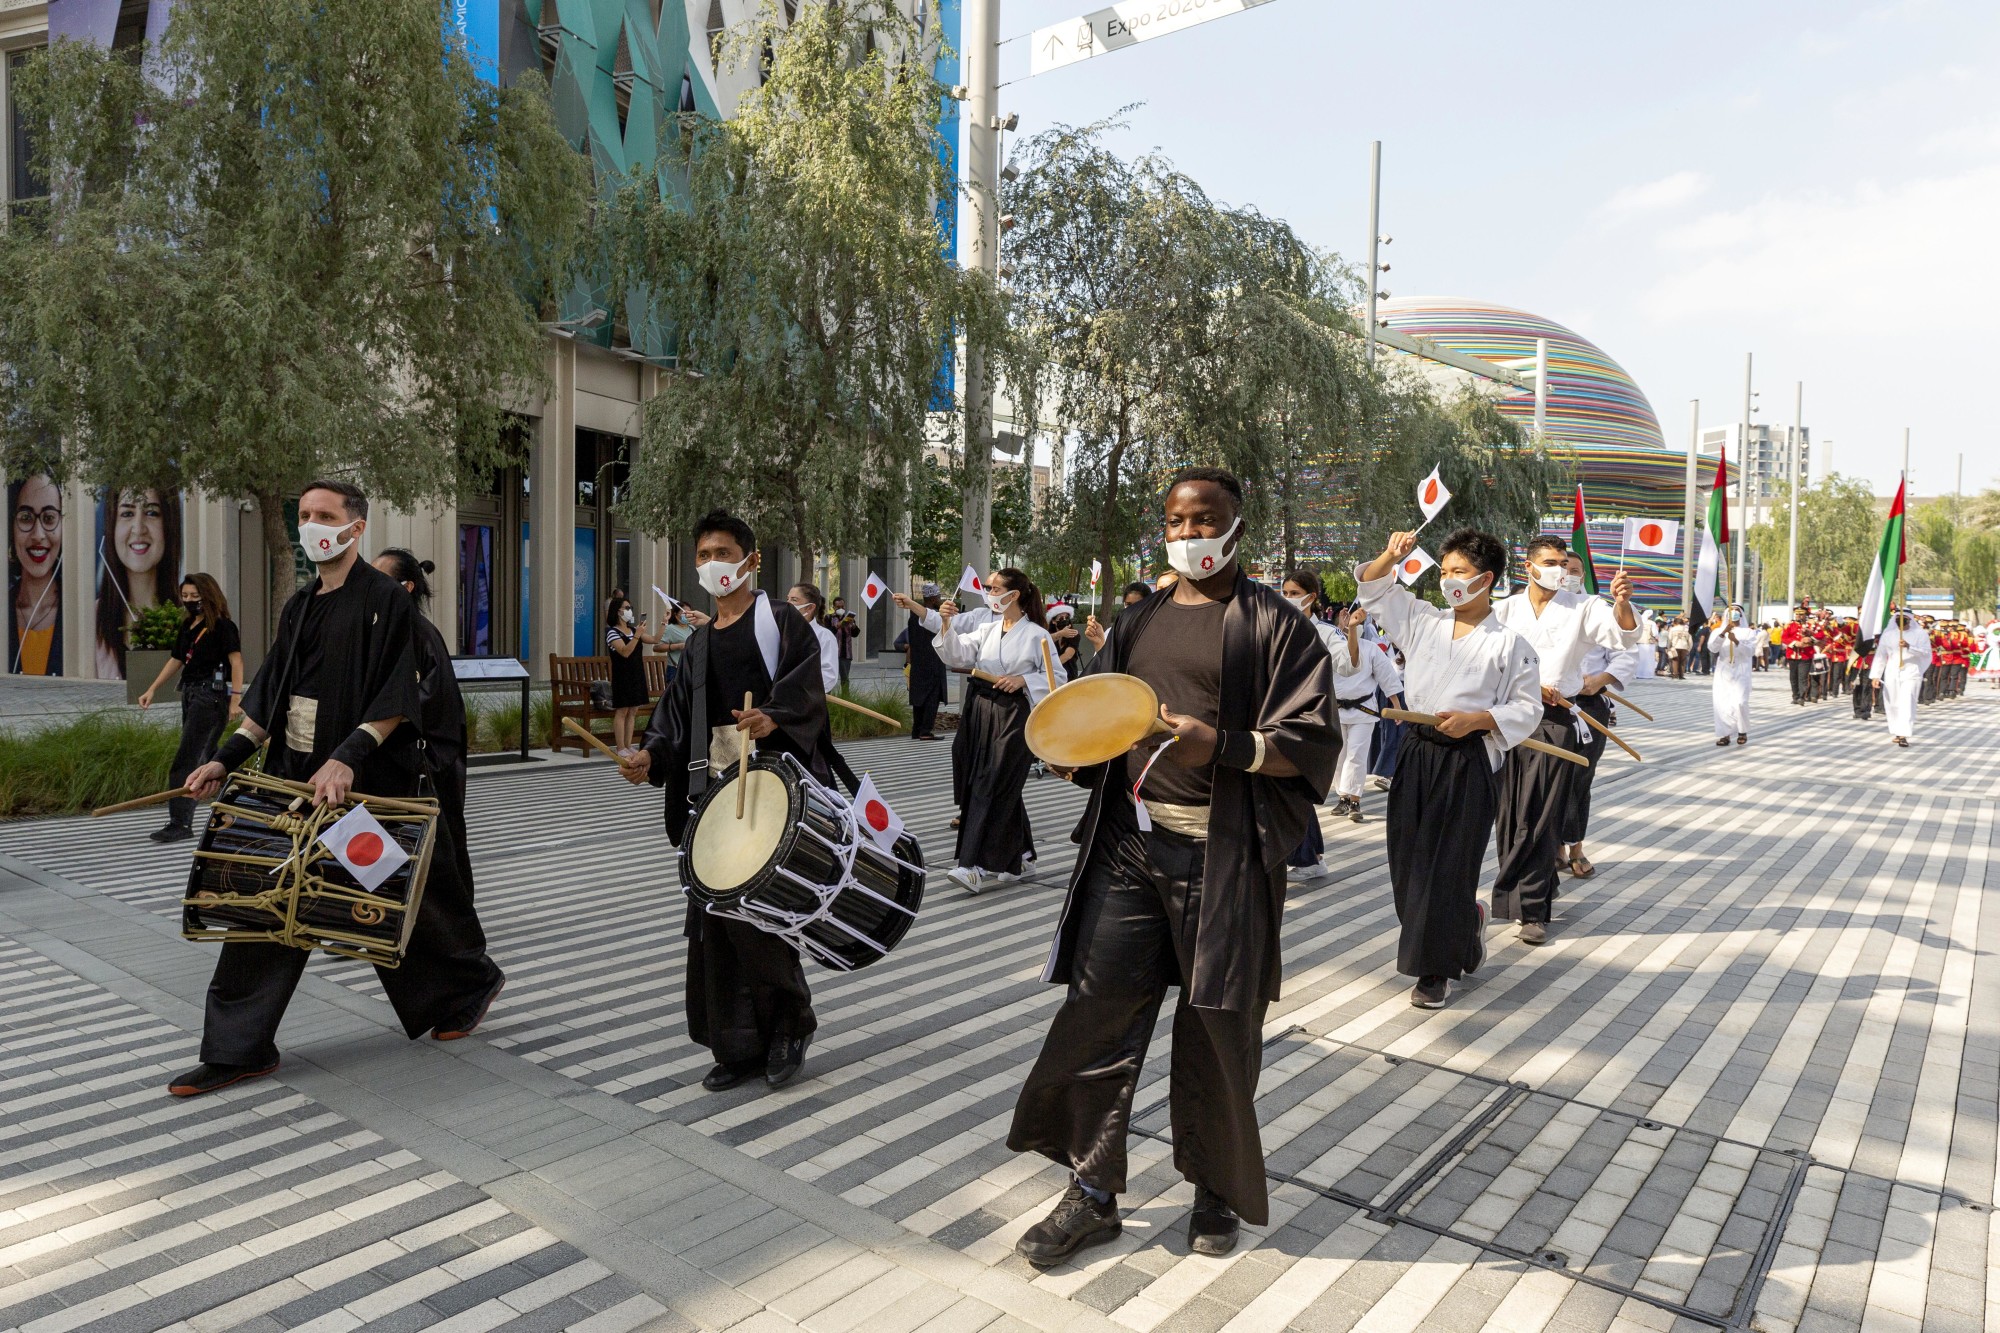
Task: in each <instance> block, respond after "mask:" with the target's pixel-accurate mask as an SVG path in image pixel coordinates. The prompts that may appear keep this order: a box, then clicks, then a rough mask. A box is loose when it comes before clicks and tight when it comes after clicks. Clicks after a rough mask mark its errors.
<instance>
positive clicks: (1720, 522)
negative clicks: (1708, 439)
mask: <svg viewBox="0 0 2000 1333" xmlns="http://www.w3.org/2000/svg"><path fill="white" fill-rule="evenodd" d="M1728 540H1729V449H1728V446H1726V445H1725V446H1724V447H1723V448H1722V449H1721V450H1720V451H1719V452H1718V453H1717V454H1716V457H1715V486H1714V488H1713V489H1712V490H1710V491H1709V493H1708V526H1707V527H1706V528H1703V529H1702V533H1701V555H1700V556H1699V557H1698V558H1697V559H1696V560H1695V564H1694V614H1695V616H1696V618H1697V619H1700V620H1706V619H1708V618H1709V617H1710V616H1711V615H1714V614H1715V610H1716V605H1715V583H1716V578H1717V576H1718V575H1719V574H1720V573H1721V570H1722V544H1723V543H1724V542H1726V541H1728Z"/></svg>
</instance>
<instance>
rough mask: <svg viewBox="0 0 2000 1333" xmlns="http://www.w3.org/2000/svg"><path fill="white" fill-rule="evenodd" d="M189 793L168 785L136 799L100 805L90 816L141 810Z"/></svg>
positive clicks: (182, 788)
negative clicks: (163, 788)
mask: <svg viewBox="0 0 2000 1333" xmlns="http://www.w3.org/2000/svg"><path fill="white" fill-rule="evenodd" d="M190 794H191V793H190V792H189V791H188V789H187V788H186V787H169V788H168V789H167V790H165V791H156V792H154V793H153V794H152V795H151V796H141V797H140V798H139V799H138V800H136V801H120V802H118V804H116V805H100V806H98V807H97V808H96V809H95V810H92V811H91V812H90V817H91V818H92V819H97V818H100V817H102V816H104V815H116V814H122V813H123V812H124V811H127V810H143V809H145V808H146V807H147V806H149V805H165V804H166V803H167V802H168V801H171V800H174V799H176V798H177V797H181V796H187V795H190Z"/></svg>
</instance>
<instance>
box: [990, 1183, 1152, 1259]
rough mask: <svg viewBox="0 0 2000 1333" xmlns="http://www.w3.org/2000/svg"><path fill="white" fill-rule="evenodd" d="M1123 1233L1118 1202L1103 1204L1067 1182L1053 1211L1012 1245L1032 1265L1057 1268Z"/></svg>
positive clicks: (1079, 1186)
mask: <svg viewBox="0 0 2000 1333" xmlns="http://www.w3.org/2000/svg"><path fill="white" fill-rule="evenodd" d="M1124 1229H1125V1224H1124V1223H1122V1222H1120V1221H1119V1220H1118V1198H1117V1196H1116V1195H1113V1196H1112V1197H1111V1198H1109V1199H1106V1200H1105V1201H1104V1202H1103V1203H1099V1202H1098V1201H1097V1200H1095V1199H1093V1198H1091V1197H1090V1195H1089V1194H1087V1193H1085V1192H1084V1188H1083V1186H1081V1185H1079V1184H1077V1183H1076V1182H1075V1181H1071V1182H1070V1186H1069V1188H1068V1189H1066V1190H1064V1191H1063V1196H1062V1198H1060V1199H1058V1200H1057V1201H1056V1206H1055V1209H1054V1210H1053V1211H1052V1212H1050V1213H1049V1215H1048V1216H1047V1217H1045V1218H1043V1219H1042V1220H1041V1221H1039V1222H1037V1223H1035V1225H1033V1226H1031V1227H1029V1228H1028V1230H1027V1234H1025V1235H1023V1236H1022V1237H1021V1239H1019V1240H1017V1241H1015V1242H1014V1253H1016V1254H1018V1255H1020V1256H1021V1257H1022V1258H1023V1259H1026V1260H1027V1261H1028V1262H1029V1263H1031V1264H1040V1265H1042V1266H1043V1267H1047V1266H1048V1265H1050V1264H1059V1263H1061V1262H1062V1261H1063V1260H1065V1259H1067V1258H1069V1257H1070V1256H1071V1255H1072V1254H1075V1253H1076V1252H1077V1251H1078V1250H1080V1249H1082V1248H1083V1247H1084V1246H1086V1245H1102V1244H1103V1243H1104V1242H1105V1241H1107V1240H1110V1239H1111V1238H1112V1237H1114V1236H1116V1235H1117V1234H1118V1233H1119V1232H1120V1231H1123V1230H1124Z"/></svg>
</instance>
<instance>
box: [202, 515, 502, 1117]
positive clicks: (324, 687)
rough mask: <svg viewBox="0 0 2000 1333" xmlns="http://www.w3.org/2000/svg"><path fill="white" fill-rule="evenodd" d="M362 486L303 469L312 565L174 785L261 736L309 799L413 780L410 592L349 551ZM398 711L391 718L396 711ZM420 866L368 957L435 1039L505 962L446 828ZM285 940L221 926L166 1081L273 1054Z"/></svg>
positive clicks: (291, 960) (226, 1073)
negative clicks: (409, 896)
mask: <svg viewBox="0 0 2000 1333" xmlns="http://www.w3.org/2000/svg"><path fill="white" fill-rule="evenodd" d="M367 528H368V497H367V496H366V495H364V494H363V493H362V491H361V489H360V488H359V487H358V486H355V485H354V484H352V483H351V482H346V481H315V482H313V483H312V484H310V485H309V486H307V487H306V488H305V490H304V492H303V493H301V494H300V496H299V545H300V547H301V548H302V549H303V550H304V551H305V553H306V556H307V558H308V559H310V560H311V561H312V562H313V564H314V566H315V568H316V569H317V571H318V573H317V577H315V578H314V579H313V581H312V582H311V583H309V584H307V585H306V586H305V587H303V588H301V589H299V590H298V592H296V593H294V594H293V595H292V598H291V600H290V601H288V602H286V603H285V606H284V609H283V611H282V612H280V614H279V616H278V633H277V636H276V638H275V640H274V641H273V642H272V644H271V650H270V653H269V655H268V656H266V657H265V659H264V664H263V666H262V667H261V668H259V670H258V672H257V675H256V678H255V679H254V680H252V681H251V682H250V688H249V690H248V692H247V693H246V694H245V695H244V697H243V725H242V726H241V727H240V728H239V729H238V730H237V732H236V733H235V734H234V735H232V736H231V737H230V738H229V739H228V740H226V741H224V742H223V743H222V747H221V749H219V750H218V751H216V756H215V758H214V759H213V760H212V761H210V762H209V763H206V764H204V765H202V766H201V767H200V768H197V769H195V770H194V771H193V772H192V773H190V774H188V779H187V788H188V793H189V794H190V795H191V796H194V797H195V798H196V799H201V798H204V797H207V796H210V795H213V794H214V793H215V792H216V791H217V790H218V789H219V788H220V787H221V786H222V782H223V779H224V778H225V777H227V776H228V774H230V773H231V772H233V771H234V770H235V769H237V768H238V767H240V766H241V765H242V764H243V762H244V761H245V760H247V759H249V758H250V756H252V755H253V754H255V753H256V752H257V751H258V750H259V749H260V748H264V747H265V746H266V744H267V743H268V746H269V748H268V750H267V752H266V754H265V756H264V771H265V772H266V773H268V774H270V775H271V776H272V777H277V778H286V779H290V780H292V781H294V782H299V783H309V784H310V785H311V787H312V789H313V800H314V803H315V804H317V805H338V804H340V803H342V802H344V801H346V800H347V799H348V796H349V793H351V792H364V793H366V794H368V795H370V796H386V797H412V796H419V795H422V794H423V790H422V786H423V764H424V762H425V756H424V754H423V753H422V751H421V748H420V747H419V745H418V739H419V738H418V732H417V723H418V719H419V715H420V711H421V708H422V703H421V700H420V698H419V694H418V682H417V657H416V618H417V606H416V603H415V602H414V601H412V600H411V598H410V595H409V594H408V593H407V592H405V591H404V590H403V586H402V585H401V584H400V583H398V582H397V581H396V580H395V579H393V578H391V577H389V576H388V575H387V574H384V573H382V572H381V571H380V570H378V569H376V568H375V567H374V566H372V565H370V564H368V563H367V562H366V561H364V560H362V559H361V558H360V557H361V549H360V547H361V537H362V534H363V533H364V532H366V531H367ZM406 723H407V724H408V725H405V724H406ZM436 828H437V834H436V836H437V839H438V842H437V844H436V846H435V847H434V849H433V851H432V855H431V866H430V876H429V879H428V881H427V883H426V884H425V887H424V895H423V900H422V902H421V903H420V904H419V906H418V910H417V919H416V923H415V925H414V927H413V929H412V931H411V934H410V942H409V947H408V948H407V949H406V950H405V952H404V954H403V959H402V965H401V966H400V967H395V968H377V969H376V972H377V974H378V975H379V976H380V977H381V978H382V989H383V990H384V991H386V992H387V993H388V996H389V1003H390V1005H391V1006H393V1007H394V1008H395V1010H396V1017H397V1018H398V1019H399V1020H400V1021H401V1022H402V1025H403V1030H404V1032H406V1033H408V1034H409V1036H410V1037H411V1038H412V1039H414V1038H417V1037H421V1036H422V1035H424V1034H425V1033H426V1032H428V1033H431V1034H432V1035H433V1036H435V1037H436V1038H437V1039H438V1040H440V1041H451V1040H454V1039H456V1038H459V1037H463V1036H466V1035H468V1034H469V1033H471V1031H472V1030H473V1029H474V1028H476V1027H477V1026H479V1023H480V1021H481V1020H482V1019H484V1018H485V1016H486V1011H487V1009H488V1008H489V1007H490V1006H491V1005H492V1003H493V1000H494V997H496V996H497V995H499V993H500V986H501V983H502V981H503V980H504V978H503V977H502V976H501V973H500V969H499V968H498V967H497V966H495V965H494V962H493V960H492V959H491V958H489V957H487V955H486V934H485V932H484V931H483V930H482V929H481V928H480V924H479V917H478V914H477V913H476V912H475V911H474V910H473V906H472V890H471V886H470V885H468V884H463V883H461V882H460V876H459V873H458V870H457V866H458V864H459V861H458V856H457V852H456V848H455V846H454V845H453V839H452V830H451V826H450V824H449V823H448V822H447V821H445V820H439V821H438V823H437V825H436ZM307 956H308V953H307V951H306V950H305V949H301V948H294V947H292V946H291V945H288V944H274V943H267V942H257V941H244V940H231V941H229V942H227V943H225V944H223V946H222V955H221V957H220V958H218V959H217V960H216V964H215V977H214V979H213V980H212V981H210V982H209V986H208V1012H207V1017H206V1020H205V1022H204V1024H203V1028H202V1038H201V1061H202V1062H201V1064H200V1065H198V1066H197V1067H195V1068H194V1069H192V1070H189V1071H188V1072H187V1073H185V1074H182V1075H181V1076H180V1077H178V1078H176V1079H175V1080H174V1081H173V1082H172V1083H171V1084H169V1085H168V1091H170V1092H171V1093H173V1095H174V1096H176V1097H193V1096H197V1095H199V1094H201V1093H205V1092H214V1091H215V1090H217V1089H218V1088H226V1087H228V1086H229V1085H230V1084H232V1083H239V1082H241V1081H243V1080H244V1079H248V1078H257V1077H260V1076H262V1075H265V1074H269V1073H271V1072H273V1071H274V1070H276V1069H277V1067H278V1047H277V1041H276V1039H277V1033H278V1024H279V1022H280V1021H281V1020H282V1019H283V1018H284V1016H285V1008H286V1006H287V1005H288V1004H290V1003H291V998H292V992H293V991H294V990H296V989H297V988H298V984H299V978H300V976H301V975H303V974H304V972H305V969H306V959H307Z"/></svg>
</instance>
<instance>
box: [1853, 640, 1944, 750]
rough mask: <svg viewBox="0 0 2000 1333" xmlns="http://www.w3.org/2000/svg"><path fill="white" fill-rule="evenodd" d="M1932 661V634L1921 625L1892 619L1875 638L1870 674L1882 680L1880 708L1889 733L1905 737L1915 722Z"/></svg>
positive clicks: (1910, 731) (1912, 728)
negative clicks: (1900, 623)
mask: <svg viewBox="0 0 2000 1333" xmlns="http://www.w3.org/2000/svg"><path fill="white" fill-rule="evenodd" d="M1930 665H1931V636H1930V635H1928V634H1926V633H1925V632H1924V627H1923V626H1922V625H1916V624H1912V625H1911V626H1910V627H1909V628H1908V629H1901V630H1899V629H1897V628H1896V626H1895V625H1894V624H1893V623H1891V624H1890V625H1889V626H1888V627H1887V628H1886V629H1884V630H1883V631H1882V637H1881V638H1879V639H1877V640H1876V641H1875V665H1873V666H1871V667H1869V668H1868V675H1869V678H1870V679H1872V680H1879V681H1881V682H1882V712H1883V715H1884V716H1886V717H1887V718H1888V719H1889V734H1890V735H1891V736H1901V737H1903V738H1904V739H1908V738H1909V736H1910V735H1911V733H1912V732H1914V731H1915V730H1916V726H1917V695H1918V693H1919V692H1920V691H1922V689H1923V687H1924V672H1925V671H1927V670H1929V669H1930Z"/></svg>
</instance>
